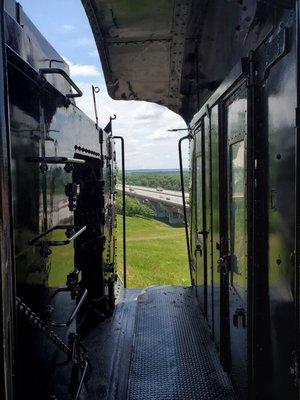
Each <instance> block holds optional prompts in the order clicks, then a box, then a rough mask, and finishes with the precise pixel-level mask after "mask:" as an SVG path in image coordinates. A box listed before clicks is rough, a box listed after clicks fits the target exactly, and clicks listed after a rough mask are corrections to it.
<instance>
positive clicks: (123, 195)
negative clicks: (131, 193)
mask: <svg viewBox="0 0 300 400" xmlns="http://www.w3.org/2000/svg"><path fill="white" fill-rule="evenodd" d="M111 138H112V139H119V140H120V141H121V155H122V205H123V207H122V208H123V212H122V218H123V283H124V288H126V286H127V285H126V273H127V267H126V199H125V145H124V138H123V137H122V136H112V137H111Z"/></svg>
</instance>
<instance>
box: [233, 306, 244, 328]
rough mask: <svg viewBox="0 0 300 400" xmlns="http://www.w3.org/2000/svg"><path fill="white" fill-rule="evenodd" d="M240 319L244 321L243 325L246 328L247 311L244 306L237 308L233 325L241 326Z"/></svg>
mask: <svg viewBox="0 0 300 400" xmlns="http://www.w3.org/2000/svg"><path fill="white" fill-rule="evenodd" d="M240 321H241V322H242V327H243V328H246V311H245V309H244V308H242V307H238V308H237V309H236V310H235V313H234V314H233V317H232V322H233V326H235V327H236V328H239V325H240Z"/></svg>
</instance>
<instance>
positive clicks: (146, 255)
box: [117, 215, 190, 288]
mask: <svg viewBox="0 0 300 400" xmlns="http://www.w3.org/2000/svg"><path fill="white" fill-rule="evenodd" d="M126 228H127V229H126V230H127V286H128V287H129V288H130V287H141V288H142V287H146V286H150V285H163V284H171V285H190V282H189V272H188V265H187V253H186V245H185V236H184V235H185V233H184V228H183V227H174V226H170V225H168V224H165V223H164V222H161V221H157V220H155V219H147V218H143V217H138V216H137V217H126ZM117 237H118V269H119V272H120V276H121V278H122V221H121V216H119V215H118V232H117Z"/></svg>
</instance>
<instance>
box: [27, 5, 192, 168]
mask: <svg viewBox="0 0 300 400" xmlns="http://www.w3.org/2000/svg"><path fill="white" fill-rule="evenodd" d="M20 3H21V5H22V7H23V9H24V11H25V12H26V14H27V15H28V16H29V17H30V19H31V20H32V21H33V22H34V24H35V25H36V26H37V28H38V29H39V30H40V31H41V32H42V34H43V35H44V36H45V37H46V38H47V40H48V41H49V42H50V43H51V44H52V46H53V47H54V48H55V49H56V50H57V51H58V53H59V54H60V55H61V56H63V57H64V58H65V59H66V60H67V62H68V63H69V65H70V74H71V76H72V78H73V79H74V81H75V82H76V83H77V84H78V86H79V87H80V88H81V90H82V91H83V93H84V95H83V97H82V98H80V99H78V100H77V106H78V107H79V108H81V109H82V110H83V111H84V112H85V113H86V114H87V115H88V116H89V117H90V118H92V119H94V110H93V101H92V95H91V85H95V86H98V87H99V88H100V93H99V94H98V95H97V103H98V114H99V120H100V125H101V126H105V125H106V123H107V122H108V119H109V116H110V115H113V114H116V115H117V119H116V120H115V121H114V133H115V134H118V135H122V136H124V138H125V145H126V168H127V169H136V168H177V167H178V154H177V142H178V139H179V137H180V136H181V135H182V134H184V132H176V133H174V132H167V129H174V128H181V127H184V126H185V123H184V121H183V120H182V118H181V117H180V116H179V115H177V114H175V113H173V112H172V111H170V110H168V109H167V108H165V107H162V106H159V105H156V104H153V103H147V102H135V101H115V100H112V99H111V98H110V97H109V96H108V94H107V91H106V85H105V80H104V77H103V73H102V69H101V63H100V60H99V56H98V53H97V50H96V46H95V43H94V38H93V35H92V32H91V29H90V26H89V23H88V20H87V17H86V14H85V11H84V9H83V7H82V4H81V1H80V0H48V1H45V0H42V1H41V0H23V1H22V0H20ZM185 150H186V151H185V153H186V154H187V149H185ZM187 158H188V157H187V156H185V157H184V163H185V164H186V166H187Z"/></svg>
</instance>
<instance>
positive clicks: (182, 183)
mask: <svg viewBox="0 0 300 400" xmlns="http://www.w3.org/2000/svg"><path fill="white" fill-rule="evenodd" d="M190 137H191V136H190V134H188V135H186V136H183V137H182V138H180V139H179V142H178V153H179V168H180V186H181V195H182V202H183V215H184V227H185V238H186V247H187V253H188V263H189V269H190V278H191V282H192V281H193V275H192V257H191V249H190V239H189V231H188V221H187V211H186V203H185V190H184V179H183V164H182V148H181V143H182V142H183V140H186V139H190Z"/></svg>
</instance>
